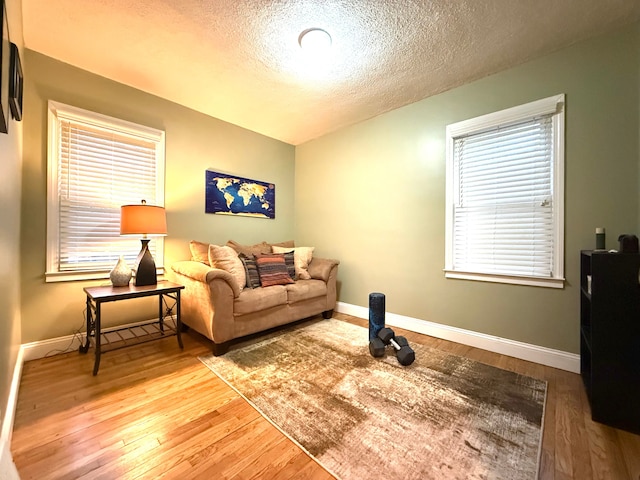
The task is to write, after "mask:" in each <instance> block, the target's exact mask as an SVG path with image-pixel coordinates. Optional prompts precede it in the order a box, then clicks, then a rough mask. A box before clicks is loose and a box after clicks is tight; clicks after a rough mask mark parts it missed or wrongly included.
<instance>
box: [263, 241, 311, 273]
mask: <svg viewBox="0 0 640 480" xmlns="http://www.w3.org/2000/svg"><path fill="white" fill-rule="evenodd" d="M271 248H272V250H273V253H285V252H291V251H292V252H293V258H294V263H295V269H296V278H299V279H302V280H309V279H310V278H311V275H309V272H308V270H307V269H308V268H309V263H310V262H311V259H312V258H313V250H314V249H315V247H295V248H288V247H278V246H277V245H273V246H272V247H271Z"/></svg>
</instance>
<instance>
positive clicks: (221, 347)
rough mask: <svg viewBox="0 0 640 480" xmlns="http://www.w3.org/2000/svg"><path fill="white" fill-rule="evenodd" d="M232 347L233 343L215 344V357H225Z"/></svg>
mask: <svg viewBox="0 0 640 480" xmlns="http://www.w3.org/2000/svg"><path fill="white" fill-rule="evenodd" d="M230 346H231V342H224V343H215V342H213V355H214V356H216V357H219V356H220V355H224V354H225V353H227V352H228V351H229V347H230Z"/></svg>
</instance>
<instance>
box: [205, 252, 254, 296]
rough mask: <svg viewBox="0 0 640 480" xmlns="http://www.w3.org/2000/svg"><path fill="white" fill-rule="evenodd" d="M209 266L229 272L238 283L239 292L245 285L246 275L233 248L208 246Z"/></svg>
mask: <svg viewBox="0 0 640 480" xmlns="http://www.w3.org/2000/svg"><path fill="white" fill-rule="evenodd" d="M209 264H210V265H211V267H213V268H219V269H220V270H224V271H226V272H229V273H230V274H231V275H232V276H233V278H234V279H235V280H236V282H237V283H238V288H240V291H242V289H243V288H244V287H245V285H246V284H247V274H246V273H245V270H244V265H243V264H242V260H240V258H238V252H236V251H235V250H234V249H233V248H231V247H228V246H224V247H221V246H219V245H209Z"/></svg>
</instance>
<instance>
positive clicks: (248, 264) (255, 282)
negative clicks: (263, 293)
mask: <svg viewBox="0 0 640 480" xmlns="http://www.w3.org/2000/svg"><path fill="white" fill-rule="evenodd" d="M238 258H239V259H240V260H241V261H242V264H243V265H244V273H245V275H246V276H247V287H248V288H258V287H260V275H259V274H258V265H257V264H256V258H255V257H254V256H253V255H245V254H244V253H241V254H239V255H238Z"/></svg>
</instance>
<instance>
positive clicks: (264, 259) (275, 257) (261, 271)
mask: <svg viewBox="0 0 640 480" xmlns="http://www.w3.org/2000/svg"><path fill="white" fill-rule="evenodd" d="M255 257H256V264H257V265H258V275H259V276H260V284H261V285H262V286H263V287H270V286H272V285H286V284H288V283H295V282H294V281H293V279H292V278H291V277H290V276H289V272H288V271H287V264H286V263H285V261H284V255H283V254H282V253H268V254H258V255H256V256H255Z"/></svg>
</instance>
